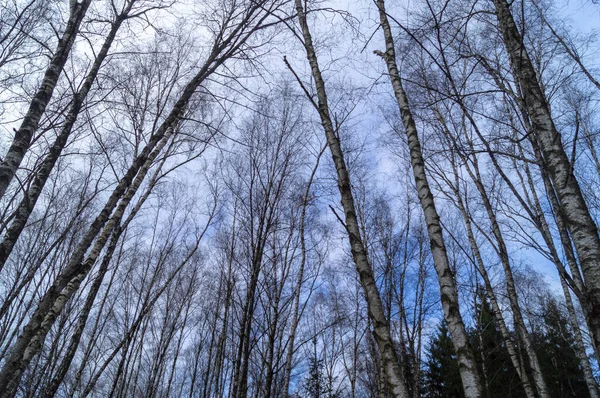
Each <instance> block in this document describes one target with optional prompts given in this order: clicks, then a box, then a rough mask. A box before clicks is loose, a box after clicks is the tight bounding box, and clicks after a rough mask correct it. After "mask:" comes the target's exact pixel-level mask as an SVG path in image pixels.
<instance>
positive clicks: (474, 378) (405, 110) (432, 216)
mask: <svg viewBox="0 0 600 398" xmlns="http://www.w3.org/2000/svg"><path fill="white" fill-rule="evenodd" d="M377 7H378V8H379V17H380V22H381V27H382V29H383V34H384V38H385V44H386V51H385V53H381V52H377V54H378V55H380V56H382V58H383V59H384V61H385V63H386V65H387V69H388V73H389V77H390V80H391V83H392V87H393V89H394V94H395V96H396V101H397V102H398V108H399V110H400V114H401V116H402V123H403V124H404V128H405V129H406V135H407V139H408V147H409V150H410V158H411V164H412V169H413V174H414V178H415V184H416V186H417V192H418V195H419V201H420V203H421V207H422V208H423V214H424V215H425V223H426V225H427V232H428V235H429V243H430V245H431V252H432V255H433V261H434V266H435V270H436V272H437V275H438V282H439V285H440V293H441V300H442V308H443V310H444V318H445V320H446V322H447V324H448V329H449V330H450V334H451V335H452V341H453V343H454V348H455V350H456V355H457V359H458V362H459V369H460V376H461V380H462V383H463V388H464V391H465V396H466V397H467V398H474V397H481V396H482V395H483V386H482V384H481V378H480V376H479V371H478V369H477V364H476V361H475V356H474V354H473V351H472V348H471V346H470V344H469V337H468V335H467V331H466V328H465V325H464V323H463V320H462V317H461V314H460V308H459V300H458V290H457V287H456V281H455V279H454V274H453V272H452V270H451V268H450V263H449V261H448V254H447V252H446V246H445V243H444V236H443V233H442V228H441V225H440V218H439V215H438V213H437V210H436V208H435V203H434V198H433V193H432V192H431V189H430V188H429V184H428V182H427V175H426V172H425V164H424V160H423V153H422V150H421V143H420V141H419V134H418V132H417V126H416V124H415V120H414V118H413V116H412V113H411V110H410V107H409V105H408V98H407V96H406V93H405V92H404V88H403V87H402V81H401V79H400V75H399V73H398V66H397V64H396V51H395V48H394V39H393V36H392V30H391V27H390V24H389V22H388V18H387V13H386V11H385V4H384V2H383V0H377Z"/></svg>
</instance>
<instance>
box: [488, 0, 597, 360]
mask: <svg viewBox="0 0 600 398" xmlns="http://www.w3.org/2000/svg"><path fill="white" fill-rule="evenodd" d="M494 5H495V10H496V18H497V20H498V27H499V29H500V32H501V34H502V37H503V39H504V45H505V47H506V51H507V53H508V56H509V59H510V63H511V67H512V69H513V73H514V75H515V78H516V80H517V83H518V85H519V86H520V88H521V92H522V95H523V100H524V104H525V108H526V111H527V115H528V117H529V119H530V120H531V124H532V127H533V137H532V139H533V140H534V141H535V143H534V145H536V146H538V147H539V149H540V153H541V156H542V162H543V164H542V167H544V168H545V169H546V170H547V171H548V175H549V177H550V180H551V181H552V185H553V189H554V190H555V192H556V196H557V197H558V201H559V209H557V210H558V211H560V213H561V215H562V217H563V219H564V221H565V224H566V227H567V229H568V230H569V232H570V235H571V238H572V240H573V244H574V246H575V250H576V252H577V256H578V258H579V262H580V264H581V269H582V272H583V276H584V279H585V284H586V292H585V295H586V299H587V300H586V301H587V303H584V302H582V305H583V307H584V311H585V312H586V313H587V317H588V320H589V321H588V322H589V327H590V332H591V333H592V336H593V340H594V345H595V346H596V349H597V347H598V346H599V345H600V238H598V227H597V226H596V223H595V222H594V219H593V218H592V216H591V214H590V211H589V208H588V206H587V203H586V202H585V199H584V197H583V194H582V192H581V188H580V186H579V183H578V181H577V179H576V177H575V175H574V173H573V168H572V165H571V162H570V160H569V158H568V156H567V154H566V153H565V149H564V147H563V144H562V140H561V135H560V133H559V131H558V129H557V128H556V125H555V124H554V120H553V119H552V115H551V112H550V105H549V103H548V101H547V100H546V96H545V94H544V91H543V89H542V87H541V85H540V82H539V80H538V76H537V74H536V71H535V68H534V67H533V64H532V62H531V59H530V58H529V54H528V52H527V49H526V48H525V46H524V44H523V37H522V34H521V33H520V32H519V30H518V28H517V25H516V23H515V20H514V18H513V15H512V13H511V10H510V6H509V4H508V2H507V1H506V0H494Z"/></svg>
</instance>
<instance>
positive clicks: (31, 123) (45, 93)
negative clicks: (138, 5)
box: [0, 0, 92, 199]
mask: <svg viewBox="0 0 600 398" xmlns="http://www.w3.org/2000/svg"><path fill="white" fill-rule="evenodd" d="M91 2H92V0H83V1H82V2H81V3H79V2H76V1H73V2H71V9H70V15H69V20H68V21H67V25H66V27H65V31H64V32H63V34H62V36H61V38H60V40H59V41H58V45H57V47H56V50H55V51H54V55H53V56H52V59H51V60H50V65H48V68H47V69H46V72H45V74H44V78H43V79H42V83H41V84H40V87H39V88H38V90H37V92H36V93H35V95H34V97H33V99H32V100H31V103H30V104H29V109H28V110H27V113H26V114H25V117H24V118H23V121H22V122H21V126H19V129H18V130H16V131H15V137H14V139H13V141H12V143H11V145H10V147H9V148H8V152H7V153H6V155H4V159H2V161H1V162H0V199H1V198H2V197H3V196H4V193H5V192H6V189H7V188H8V186H9V185H10V182H11V181H12V179H13V177H14V176H15V173H16V172H17V170H18V168H19V166H20V165H21V162H22V161H23V158H24V157H25V153H26V152H27V150H28V149H29V146H30V145H31V140H32V138H33V135H34V134H35V132H36V130H37V128H38V126H39V123H40V120H41V118H42V116H43V115H44V112H45V111H46V107H47V106H48V103H49V102H50V100H51V99H52V94H53V93H54V89H55V88H56V83H57V82H58V79H59V77H60V75H61V74H62V72H63V69H64V67H65V64H66V62H67V59H68V58H69V54H70V53H71V48H73V42H74V41H75V37H76V36H77V34H78V32H79V26H80V25H81V22H82V21H83V18H84V17H85V14H86V12H87V9H88V8H89V6H90V4H91Z"/></svg>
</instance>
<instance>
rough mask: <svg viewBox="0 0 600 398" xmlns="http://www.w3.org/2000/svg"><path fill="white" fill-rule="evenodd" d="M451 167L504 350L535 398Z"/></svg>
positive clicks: (461, 209)
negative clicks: (504, 346)
mask: <svg viewBox="0 0 600 398" xmlns="http://www.w3.org/2000/svg"><path fill="white" fill-rule="evenodd" d="M452 168H453V171H454V178H455V184H454V185H452V189H453V191H454V195H455V197H456V205H457V207H458V209H459V211H460V213H461V215H462V217H463V220H464V223H465V229H466V231H467V238H468V240H469V245H470V246H471V252H472V253H473V257H474V259H475V265H476V267H477V270H478V271H479V274H480V275H481V277H482V278H483V283H484V287H485V291H486V296H487V297H488V299H489V300H490V304H491V306H492V310H493V312H494V317H495V318H496V321H497V322H498V327H499V329H500V333H501V334H502V338H503V339H504V344H505V345H506V350H507V351H508V356H509V357H510V360H511V362H512V364H513V366H514V368H515V371H516V372H517V375H518V376H519V379H520V380H521V383H522V384H523V389H524V390H525V394H526V395H527V397H528V398H536V395H535V392H534V390H533V388H532V387H531V382H530V380H529V376H528V375H527V372H526V371H525V368H524V366H523V364H522V363H521V361H520V358H519V355H518V353H517V351H518V349H517V347H515V346H514V344H513V342H512V340H511V337H510V331H509V330H508V327H507V326H506V322H505V320H504V316H503V315H502V309H501V308H500V305H499V304H498V299H497V297H496V293H495V292H494V288H493V286H492V282H491V280H490V278H489V275H488V273H487V270H486V268H485V265H484V262H483V258H482V256H481V252H480V251H479V245H478V244H477V241H476V240H475V235H474V234H473V227H472V224H471V217H470V216H469V212H468V211H467V208H466V205H465V203H464V202H463V199H462V196H461V194H460V192H459V190H458V187H459V181H458V170H457V169H456V165H455V163H454V161H452Z"/></svg>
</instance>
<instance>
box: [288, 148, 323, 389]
mask: <svg viewBox="0 0 600 398" xmlns="http://www.w3.org/2000/svg"><path fill="white" fill-rule="evenodd" d="M325 149H327V147H326V146H325V147H323V150H321V152H320V153H319V155H318V156H317V160H316V162H315V167H314V168H313V170H312V173H311V174H310V177H309V179H308V182H307V184H306V190H305V191H304V197H303V198H302V211H301V213H300V228H299V231H298V233H299V234H300V250H301V254H300V255H301V258H300V267H299V269H298V279H297V280H296V287H295V289H294V304H293V308H292V323H291V325H290V337H289V341H288V347H287V353H286V357H285V369H284V372H285V373H284V375H283V398H288V397H289V396H290V378H291V375H292V366H293V363H292V361H293V359H294V342H295V340H296V331H297V329H298V324H299V323H300V293H301V290H302V284H303V283H304V267H305V266H306V234H305V233H306V208H307V207H308V204H309V196H310V189H311V187H312V183H313V181H314V179H315V175H316V174H317V169H318V168H319V163H320V160H321V156H322V155H323V153H324V152H325Z"/></svg>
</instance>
